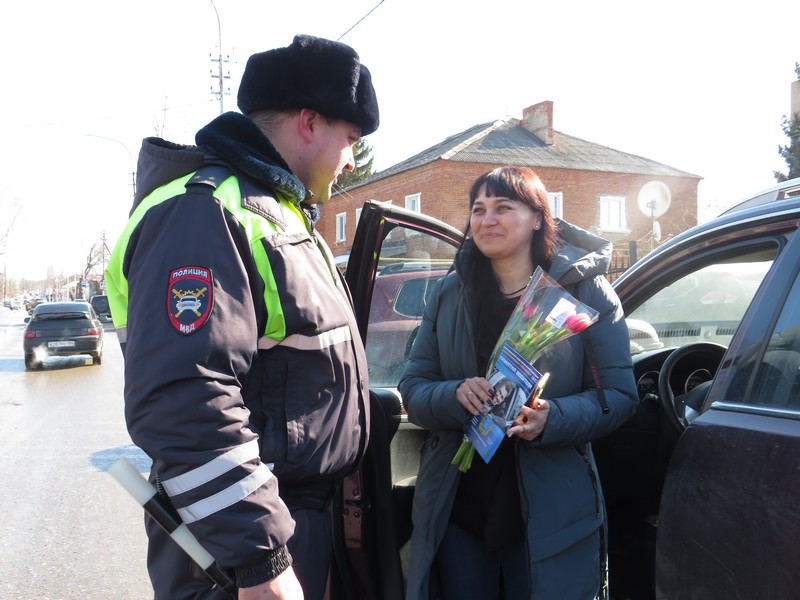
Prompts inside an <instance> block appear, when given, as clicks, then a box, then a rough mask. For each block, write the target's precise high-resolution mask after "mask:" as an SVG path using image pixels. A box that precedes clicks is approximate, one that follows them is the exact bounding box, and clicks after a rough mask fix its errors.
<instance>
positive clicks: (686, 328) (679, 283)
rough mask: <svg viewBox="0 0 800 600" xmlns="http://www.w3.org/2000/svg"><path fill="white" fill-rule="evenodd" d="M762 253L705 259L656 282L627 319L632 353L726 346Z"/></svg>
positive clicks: (755, 282)
mask: <svg viewBox="0 0 800 600" xmlns="http://www.w3.org/2000/svg"><path fill="white" fill-rule="evenodd" d="M754 258H758V259H763V258H764V256H763V254H759V255H757V256H756V255H753V256H743V257H739V258H737V259H735V260H726V261H721V262H715V263H713V264H708V265H706V266H703V267H701V268H698V269H697V270H694V271H691V272H689V273H686V274H684V275H683V276H681V277H679V278H678V279H675V280H672V281H671V282H670V283H669V284H668V285H665V286H664V287H661V288H659V289H658V290H657V291H656V292H655V293H653V294H652V295H650V296H649V298H648V299H647V300H645V301H644V302H643V303H642V304H640V305H639V306H638V307H637V308H636V309H634V310H632V311H631V312H629V313H628V315H627V318H626V321H627V323H628V330H629V335H630V342H631V354H637V353H639V352H644V351H646V350H655V349H658V348H663V347H674V346H680V345H683V344H688V343H690V342H716V343H718V344H723V345H724V346H727V345H728V344H729V343H730V340H731V338H732V337H733V334H734V333H735V332H736V328H737V327H738V326H739V322H740V321H741V320H742V317H743V316H744V313H745V311H746V310H747V307H748V306H750V302H751V301H752V299H753V296H754V295H755V293H756V291H757V290H758V286H759V285H760V284H761V280H762V279H763V278H764V276H765V275H766V273H767V270H768V269H769V267H770V265H771V264H772V260H751V259H754Z"/></svg>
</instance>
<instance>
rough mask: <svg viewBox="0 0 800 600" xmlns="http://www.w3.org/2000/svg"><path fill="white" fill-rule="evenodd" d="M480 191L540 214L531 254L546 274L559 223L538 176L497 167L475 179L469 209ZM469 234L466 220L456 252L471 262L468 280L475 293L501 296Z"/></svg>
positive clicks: (556, 245) (529, 170) (484, 260)
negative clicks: (504, 198)
mask: <svg viewBox="0 0 800 600" xmlns="http://www.w3.org/2000/svg"><path fill="white" fill-rule="evenodd" d="M481 192H483V193H485V194H486V195H487V196H503V197H506V198H509V199H511V200H516V201H518V202H524V203H525V204H527V205H528V206H529V207H531V208H532V209H533V210H534V211H539V212H540V213H541V214H542V226H541V228H540V229H539V231H536V232H535V233H534V236H533V239H532V240H531V249H530V253H531V258H532V259H533V264H534V265H538V266H541V267H542V269H544V270H545V271H548V270H549V269H550V265H551V263H552V261H553V258H554V256H555V254H556V248H557V247H558V244H559V231H558V224H557V223H556V221H555V219H554V218H553V214H552V212H551V211H550V202H549V201H548V199H547V190H546V189H545V187H544V184H543V183H542V180H541V179H539V176H538V175H537V174H536V173H534V172H533V170H531V169H529V168H527V167H510V166H506V167H498V168H496V169H494V170H492V171H489V172H488V173H484V174H483V175H481V176H480V177H478V178H477V179H476V180H475V182H474V183H473V184H472V188H471V189H470V192H469V206H470V209H472V205H473V204H475V199H476V198H477V197H478V194H480V193H481ZM469 234H470V228H469V220H468V221H467V226H466V228H465V238H464V242H463V243H462V245H461V249H460V250H459V252H461V251H463V252H466V253H467V254H468V255H469V257H470V259H471V260H468V261H467V262H468V263H469V268H468V271H469V273H468V274H467V277H468V279H469V280H471V284H472V286H473V288H474V290H475V291H477V292H478V293H479V294H481V293H483V292H484V291H487V292H489V294H490V296H494V297H497V296H499V295H500V289H499V287H498V285H497V282H496V281H495V279H494V276H493V275H492V270H491V262H490V261H489V259H488V258H486V257H485V256H484V255H483V254H482V253H481V252H480V251H479V250H478V248H477V246H475V242H474V241H473V240H472V238H471V236H470V235H469ZM487 286H488V289H487Z"/></svg>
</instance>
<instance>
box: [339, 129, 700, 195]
mask: <svg viewBox="0 0 800 600" xmlns="http://www.w3.org/2000/svg"><path fill="white" fill-rule="evenodd" d="M437 160H449V161H454V162H471V163H488V164H497V165H518V166H527V167H531V168H533V169H536V168H548V169H570V170H577V171H600V172H607V173H630V174H634V175H652V176H661V177H689V178H695V179H702V177H700V176H699V175H694V174H692V173H687V172H685V171H680V170H678V169H675V168H673V167H670V166H668V165H665V164H662V163H659V162H656V161H654V160H650V159H648V158H643V157H641V156H636V155H635V154H628V153H626V152H621V151H619V150H614V149H613V148H608V147H607V146H601V145H600V144H595V143H593V142H587V141H586V140H582V139H580V138H576V137H573V136H571V135H567V134H566V133H561V132H560V131H553V143H552V144H545V143H544V142H543V141H542V140H540V139H539V138H538V137H536V136H535V135H534V134H533V133H531V132H530V131H529V130H527V129H525V127H523V126H522V125H521V124H520V120H519V119H515V118H513V117H507V118H505V119H501V120H499V121H495V122H493V123H483V124H480V125H474V126H473V127H470V128H469V129H467V130H465V131H462V132H461V133H458V134H456V135H453V136H451V137H449V138H447V139H446V140H444V141H442V142H440V143H438V144H436V145H435V146H431V147H430V148H428V149H427V150H423V151H422V152H420V153H419V154H416V155H415V156H412V157H410V158H408V159H406V160H404V161H402V162H399V163H397V164H396V165H393V166H391V167H389V168H387V169H384V170H383V171H379V172H377V173H375V174H374V175H372V176H371V177H369V178H368V179H366V180H364V181H362V182H360V183H359V184H357V185H356V186H353V187H357V186H358V185H364V184H367V183H372V182H374V181H378V180H380V179H384V178H386V177H389V176H391V175H396V174H397V173H401V172H403V171H407V170H409V169H413V168H416V167H420V166H423V165H425V164H428V163H431V162H434V161H437Z"/></svg>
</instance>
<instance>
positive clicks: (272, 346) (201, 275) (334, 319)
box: [106, 35, 379, 600]
mask: <svg viewBox="0 0 800 600" xmlns="http://www.w3.org/2000/svg"><path fill="white" fill-rule="evenodd" d="M238 104H239V108H240V110H241V112H242V113H243V114H239V113H233V112H230V113H226V114H223V115H220V116H219V117H218V118H216V119H215V120H213V121H212V122H211V123H209V124H208V125H206V126H205V127H203V128H202V129H200V131H199V132H198V133H197V134H196V146H182V145H178V144H173V143H170V142H167V141H164V140H162V139H158V138H147V139H145V140H144V142H143V145H142V149H141V152H140V154H139V165H138V179H137V196H136V199H135V201H134V207H133V209H132V211H131V217H130V220H129V222H128V224H127V226H126V227H125V229H124V231H123V232H122V234H121V236H120V238H119V241H118V243H117V246H116V248H115V249H114V252H113V256H112V258H111V261H110V263H109V266H108V270H107V272H106V284H107V288H108V296H109V301H110V303H111V312H112V315H113V320H114V325H115V327H116V330H117V335H118V336H119V339H120V342H121V344H122V347H123V354H124V357H125V417H126V422H127V425H128V430H129V432H130V435H131V438H132V439H133V441H134V443H136V444H137V445H138V446H139V447H141V448H142V449H143V450H144V451H145V452H146V453H147V454H148V456H150V457H151V458H152V460H153V467H152V471H151V474H150V478H151V481H153V482H154V483H155V484H156V486H157V488H158V489H159V490H160V491H161V492H163V493H164V494H165V495H166V496H167V497H168V498H169V501H170V502H171V503H172V505H173V506H174V508H175V509H176V510H177V512H178V514H179V515H180V516H181V518H182V519H183V521H184V522H185V523H187V526H188V527H189V529H190V531H192V532H193V533H194V534H195V536H196V537H197V538H198V540H199V541H200V543H201V544H202V545H204V546H205V548H206V549H207V550H208V551H209V552H210V553H211V554H212V555H213V556H214V558H215V560H216V562H217V564H218V565H219V566H220V567H222V568H223V569H226V570H227V571H228V572H229V573H230V574H231V576H232V577H234V578H235V581H236V584H237V586H238V588H239V591H238V594H239V598H253V597H258V598H299V597H302V594H303V593H304V594H305V598H309V599H312V600H313V599H317V598H322V596H323V594H324V590H325V585H326V581H327V578H328V572H329V568H330V566H331V563H332V535H331V516H330V513H329V502H330V500H331V497H332V495H333V494H334V492H335V490H336V487H337V485H338V483H339V482H340V481H341V480H342V478H343V477H344V476H345V475H347V474H349V473H350V472H352V471H353V470H354V469H355V467H356V466H357V465H358V463H359V461H360V460H361V458H362V456H363V453H364V450H365V447H366V444H367V437H368V422H369V416H368V400H367V367H366V360H365V354H364V349H363V347H362V344H361V339H360V337H359V333H358V330H357V327H356V323H355V319H354V316H353V313H352V309H351V306H350V303H349V296H348V294H347V291H346V289H345V287H344V282H343V280H342V278H341V277H340V275H339V272H338V271H337V269H336V267H335V266H334V263H333V259H332V256H331V253H330V251H329V250H328V248H327V247H326V245H325V243H324V241H323V240H322V238H321V237H320V236H319V235H318V233H317V232H316V230H315V229H314V221H315V218H316V204H317V203H322V202H324V201H326V200H328V199H329V198H330V194H331V186H332V185H333V183H335V181H336V179H337V177H338V176H339V175H340V174H341V173H342V171H345V170H351V169H352V168H353V167H354V158H353V151H352V146H353V144H355V142H357V141H358V140H359V139H360V137H361V136H363V135H367V134H370V133H372V132H373V131H375V130H376V129H377V127H378V122H379V116H378V105H377V100H376V97H375V91H374V89H373V86H372V81H371V76H370V72H369V71H368V70H367V68H366V67H365V66H364V65H362V64H361V62H360V59H359V56H358V54H356V52H355V51H354V50H353V49H352V48H350V47H349V46H347V45H345V44H342V43H338V42H334V41H330V40H325V39H321V38H317V37H312V36H307V35H298V36H296V37H295V38H294V40H293V42H292V43H291V44H290V45H289V46H287V47H284V48H277V49H274V50H269V51H267V52H263V53H259V54H255V55H253V56H251V57H250V59H249V60H248V63H247V67H246V69H245V72H244V75H243V78H242V81H241V86H240V88H239V93H238ZM146 528H147V533H148V538H149V546H148V561H147V562H148V570H149V573H150V578H151V581H152V584H153V588H154V590H155V596H156V598H165V599H166V598H169V599H170V600H175V599H182V598H203V599H206V598H209V599H210V598H219V597H221V595H220V594H221V592H220V591H219V590H217V589H215V588H214V587H213V586H212V584H211V583H210V581H208V580H207V579H205V578H204V576H203V573H202V572H200V571H199V569H197V568H196V567H194V566H193V564H192V562H191V561H190V559H189V558H188V557H187V556H186V555H185V554H184V553H183V552H182V551H181V550H180V549H179V548H178V546H177V545H176V544H174V543H173V541H172V540H171V539H170V538H169V537H168V536H167V535H166V534H165V533H164V532H163V531H161V529H160V528H159V527H158V526H157V525H156V524H155V523H154V522H152V521H151V520H150V519H147V523H146ZM295 577H296V578H295ZM298 580H299V582H300V585H301V586H302V592H301V591H300V587H299V586H298V583H297V582H298Z"/></svg>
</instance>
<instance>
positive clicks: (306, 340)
mask: <svg viewBox="0 0 800 600" xmlns="http://www.w3.org/2000/svg"><path fill="white" fill-rule="evenodd" d="M351 339H353V338H352V336H351V335H350V328H349V327H348V326H347V325H343V326H342V327H337V328H336V329H332V330H331V331H326V332H325V333H320V334H319V335H315V336H307V335H300V334H299V333H293V334H292V335H289V336H287V337H285V338H283V339H282V340H280V341H278V340H273V339H272V338H265V337H262V338H261V339H259V340H258V349H259V350H269V349H270V348H274V347H275V346H285V347H287V348H294V349H295V350H322V349H323V348H328V347H330V346H334V345H336V344H341V343H342V342H349V341H350V340H351Z"/></svg>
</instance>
